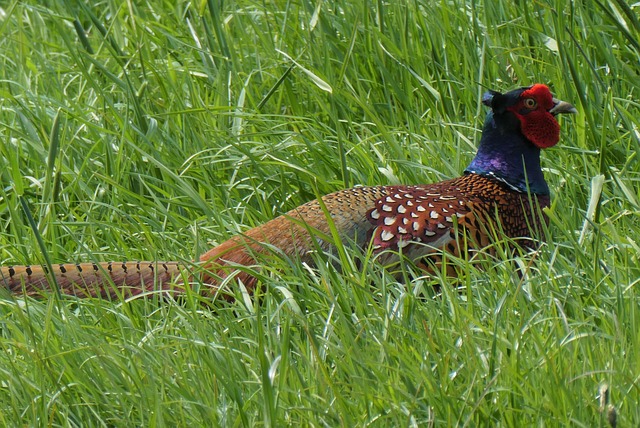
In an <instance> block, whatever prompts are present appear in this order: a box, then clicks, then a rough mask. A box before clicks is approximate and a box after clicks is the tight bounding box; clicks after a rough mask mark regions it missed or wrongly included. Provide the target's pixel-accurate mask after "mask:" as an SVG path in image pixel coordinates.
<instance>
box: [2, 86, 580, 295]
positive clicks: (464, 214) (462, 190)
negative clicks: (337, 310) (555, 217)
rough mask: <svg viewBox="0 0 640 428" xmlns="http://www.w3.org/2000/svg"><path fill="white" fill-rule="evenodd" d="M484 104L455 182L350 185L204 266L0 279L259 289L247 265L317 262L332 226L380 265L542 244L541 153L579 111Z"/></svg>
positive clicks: (96, 266)
mask: <svg viewBox="0 0 640 428" xmlns="http://www.w3.org/2000/svg"><path fill="white" fill-rule="evenodd" d="M482 103H483V104H484V105H486V106H487V107H489V108H490V111H489V113H488V114H487V117H486V120H485V123H484V127H483V131H482V137H481V140H480V144H479V148H478V151H477V154H476V156H475V158H474V159H473V160H472V162H471V164H470V165H469V166H468V167H467V168H466V169H465V171H464V174H463V175H462V176H460V177H458V178H454V179H451V180H446V181H442V182H439V183H434V184H426V185H413V186H373V187H354V188H352V189H347V190H341V191H338V192H335V193H332V194H329V195H327V196H324V197H323V198H322V199H321V201H318V200H315V201H311V202H308V203H306V204H304V205H301V206H300V207H298V208H295V209H293V210H291V211H289V212H288V213H286V214H284V215H281V216H280V217H277V218H275V219H273V220H271V221H269V222H267V223H265V224H263V225H261V226H258V227H255V228H253V229H250V230H249V231H247V232H246V233H244V234H241V235H237V236H235V237H232V238H231V239H229V240H228V241H226V242H223V243H222V244H220V245H218V246H216V247H214V248H213V249H211V250H210V251H208V252H207V253H205V254H204V255H202V257H201V258H200V263H199V266H196V265H197V264H193V265H191V266H188V265H186V264H184V263H180V262H122V263H115V262H108V263H81V264H69V263H64V264H54V265H52V266H51V271H50V270H49V268H47V267H46V266H7V267H1V268H0V282H2V283H3V284H4V285H5V287H6V288H8V289H9V290H10V291H11V292H12V293H14V294H26V295H30V296H38V295H40V294H41V293H42V291H43V290H47V289H51V288H52V286H51V284H52V283H53V281H54V280H55V284H56V287H57V288H58V289H59V290H60V291H61V292H62V293H63V294H70V295H76V296H79V297H90V296H94V297H95V296H101V297H115V296H117V295H118V294H122V295H125V296H128V295H136V294H140V293H143V292H145V291H151V290H174V291H178V292H180V291H182V290H184V288H183V287H184V285H183V284H182V283H181V281H183V280H184V278H185V277H186V278H187V279H188V280H190V281H194V282H200V283H201V284H204V285H205V286H204V287H201V292H202V293H205V294H210V295H214V294H215V293H217V292H218V291H219V289H220V284H221V283H222V282H223V281H224V283H225V284H227V283H229V284H233V283H234V281H242V283H243V284H244V285H245V287H246V288H247V290H249V291H253V290H254V289H255V287H256V285H257V279H256V278H255V277H254V276H252V275H251V270H250V269H246V268H245V267H249V266H253V265H256V264H259V261H260V260H261V256H264V255H265V254H268V253H269V252H271V251H273V250H274V249H276V250H278V251H279V252H280V253H281V254H284V255H285V256H289V257H298V258H300V259H301V260H302V261H304V262H307V263H313V257H312V255H311V253H312V252H313V251H314V250H317V249H320V250H323V251H330V250H331V249H332V247H333V244H332V243H331V236H332V230H333V231H334V232H335V231H337V234H338V237H339V238H340V239H341V240H343V241H345V242H346V241H353V242H355V244H356V245H359V246H361V247H363V248H368V246H369V245H371V246H372V247H371V248H372V251H373V252H374V253H375V254H376V256H377V257H378V258H379V259H380V260H381V261H382V262H383V263H388V262H390V261H391V260H393V259H397V257H398V255H399V254H402V255H403V256H405V257H408V258H409V259H411V260H413V261H415V263H416V265H417V266H419V267H422V268H424V269H425V270H426V271H427V272H433V271H434V269H437V267H438V266H439V265H440V263H441V261H442V258H443V257H444V255H445V254H447V255H450V256H453V257H456V256H463V255H465V254H466V255H469V253H470V252H472V251H476V250H481V249H483V248H485V247H487V246H488V245H490V244H491V243H493V242H495V240H496V238H497V239H500V236H503V237H504V236H506V237H507V238H511V239H513V240H515V241H518V240H519V241H520V245H521V246H523V247H535V245H536V242H537V239H544V236H543V232H542V229H543V224H545V223H546V221H547V219H546V216H545V214H544V213H543V211H542V209H543V208H545V207H547V206H549V202H550V196H549V187H548V185H547V183H546V181H545V179H544V176H543V173H542V169H541V167H540V150H541V149H546V148H549V147H552V146H554V145H556V144H557V143H558V141H559V139H560V125H559V124H558V121H557V120H556V115H558V114H561V113H576V112H577V110H576V109H575V108H574V107H573V106H572V105H571V104H569V103H567V102H564V101H560V100H557V99H555V98H554V97H553V96H552V94H551V92H550V91H549V88H548V87H547V86H545V85H543V84H535V85H533V86H530V87H524V88H519V89H515V90H513V91H511V92H507V93H505V94H502V93H499V92H496V91H489V92H487V93H485V94H484V96H483V98H482ZM332 224H333V228H332ZM498 232H499V233H498ZM262 259H264V257H262ZM193 267H196V269H193ZM185 272H186V273H187V274H186V275H184V274H185ZM230 275H233V276H234V277H233V278H228V276H230ZM225 279H226V280H225Z"/></svg>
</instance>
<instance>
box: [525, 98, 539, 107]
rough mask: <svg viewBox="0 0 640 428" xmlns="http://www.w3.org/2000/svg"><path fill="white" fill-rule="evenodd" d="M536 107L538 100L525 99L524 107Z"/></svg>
mask: <svg viewBox="0 0 640 428" xmlns="http://www.w3.org/2000/svg"><path fill="white" fill-rule="evenodd" d="M536 105H537V103H536V100H534V99H533V98H525V99H524V106H525V107H526V108H529V109H534V108H536Z"/></svg>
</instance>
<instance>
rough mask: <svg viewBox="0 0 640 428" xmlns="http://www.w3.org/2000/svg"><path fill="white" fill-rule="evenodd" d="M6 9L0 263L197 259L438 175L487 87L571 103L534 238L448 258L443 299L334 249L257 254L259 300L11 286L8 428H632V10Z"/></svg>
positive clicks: (456, 162) (1, 362)
mask: <svg viewBox="0 0 640 428" xmlns="http://www.w3.org/2000/svg"><path fill="white" fill-rule="evenodd" d="M0 7H1V10H0V177H1V183H2V186H0V223H1V226H0V263H1V264H3V265H7V264H38V263H44V262H45V260H46V259H47V258H48V259H49V260H50V261H51V262H53V263H56V262H79V261H95V260H194V259H197V257H198V256H199V255H200V254H202V253H203V252H205V251H206V250H207V249H209V248H210V247H211V246H213V245H215V244H216V243H220V242H222V241H224V240H226V239H228V238H229V237H231V236H232V235H234V234H236V233H238V232H242V231H244V230H247V229H248V228H250V227H252V226H255V225H258V224H261V223H263V222H265V221H267V220H269V219H271V218H273V217H274V216H276V215H279V214H281V213H284V212H286V211H287V210H289V209H291V208H294V207H296V206H298V205H300V204H302V203H304V202H307V201H309V200H311V199H313V198H315V197H316V196H317V195H321V194H326V193H329V192H332V191H335V190H338V189H342V188H345V187H350V186H354V185H357V184H361V185H374V184H398V183H404V184H418V183H429V182H434V181H439V180H443V179H447V178H451V177H455V176H456V175H458V174H460V173H461V171H462V170H463V169H464V168H465V166H466V165H467V164H468V162H469V161H470V160H471V158H472V156H473V154H474V151H475V147H476V143H477V141H478V138H479V131H480V128H481V126H482V122H483V120H484V116H485V113H486V110H485V108H484V107H483V106H482V104H481V96H482V94H483V92H485V91H486V90H487V89H495V90H500V91H506V90H509V89H512V88H514V87H518V86H527V85H530V84H532V83H536V82H540V83H546V84H548V85H549V86H550V87H551V88H552V91H553V92H554V94H555V95H556V96H557V97H558V98H560V99H563V100H566V101H569V102H571V103H573V104H574V105H575V106H576V107H577V109H578V110H579V114H578V115H574V116H571V117H562V118H560V120H561V124H562V128H563V129H562V140H561V142H560V144H559V145H558V146H556V147H554V148H552V149H550V150H547V151H545V152H544V154H543V167H544V170H545V174H546V177H547V179H548V182H549V185H550V187H551V189H552V195H553V202H552V206H551V207H550V209H549V210H548V213H549V216H550V219H551V221H550V226H549V235H550V237H551V239H550V241H549V242H548V243H547V244H546V245H544V246H542V248H541V249H540V250H539V252H538V253H537V254H536V255H535V257H532V256H518V257H508V256H507V255H504V257H500V254H499V256H498V257H497V258H496V259H495V260H493V261H490V262H487V261H484V262H482V261H480V262H478V263H473V262H469V261H465V260H460V261H457V262H458V263H460V264H461V266H462V268H463V269H462V270H463V271H464V274H463V275H462V276H461V277H460V278H459V279H458V280H457V281H456V284H455V285H457V286H459V288H458V289H457V290H454V289H453V287H452V286H450V285H451V284H450V283H451V280H449V279H446V278H439V277H437V278H417V279H408V280H407V281H403V282H398V281H396V280H395V279H394V278H393V277H392V276H390V275H389V274H388V273H387V272H385V271H384V270H383V269H381V268H380V267H379V266H377V265H376V264H375V263H372V262H371V259H370V254H367V253H366V252H363V251H358V250H355V249H352V248H349V247H346V248H345V251H344V252H342V253H340V254H339V255H336V256H330V255H329V256H328V255H318V267H317V268H316V269H310V268H308V267H306V266H304V265H302V264H300V263H299V262H298V261H296V260H288V259H284V258H278V257H274V258H273V259H271V260H270V261H269V263H268V264H266V265H265V266H264V267H263V269H262V270H261V271H260V275H261V277H262V284H263V285H264V288H263V291H262V293H261V295H260V296H259V298H258V300H257V301H252V300H250V299H248V298H247V296H246V295H244V294H243V292H242V289H240V288H239V289H238V290H237V297H238V300H237V302H236V303H234V304H223V303H221V302H206V304H203V302H202V301H201V299H199V298H198V297H197V296H194V295H190V296H188V297H187V298H186V299H183V300H182V301H179V302H174V301H172V300H170V299H169V300H166V299H162V298H161V297H159V296H154V295H150V296H148V297H147V298H144V299H141V298H138V299H130V300H120V301H105V300H99V299H87V300H78V299H74V298H63V299H58V298H57V297H56V296H55V295H51V296H49V297H47V298H45V299H42V300H33V299H24V298H20V297H17V298H16V297H12V296H8V295H6V293H5V294H4V295H3V296H2V297H1V298H0V425H8V426H282V425H301V426H344V427H352V426H429V425H437V426H453V425H460V426H478V425H484V426H531V425H541V426H585V427H592V426H607V425H608V424H609V422H608V417H609V418H610V417H611V415H613V413H614V412H615V416H616V417H617V422H618V424H619V425H620V426H638V425H640V406H638V402H640V350H639V346H640V294H639V291H638V282H639V281H640V280H639V278H640V260H639V258H640V192H639V190H638V189H639V188H640V186H639V181H640V164H639V162H638V151H639V149H640V143H639V142H640V139H639V133H638V129H639V127H640V114H639V113H638V99H639V95H640V76H639V74H638V73H639V70H640V63H639V61H640V21H639V19H638V9H639V6H638V4H632V2H626V1H624V0H612V1H609V2H601V1H597V0H585V1H575V2H567V1H561V0H541V1H535V2H523V1H512V2H492V1H461V0H444V1H427V0H416V1H406V2H405V1H371V0H366V1H362V2H352V1H347V0H332V1H327V0H317V1H310V0H298V1H286V2H285V1H274V2H268V1H254V0H227V1H222V0H208V1H205V0H200V1H193V2H188V1H168V0H164V1H150V0H142V1H136V2H120V1H115V0H102V1H96V2H80V1H71V0H70V1H38V2H37V1H17V0H15V1H6V2H2V3H0ZM331 257H340V258H341V262H342V264H343V266H344V267H343V269H341V270H337V269H336V268H335V267H333V265H332V264H331V263H328V259H329V258H331ZM517 267H519V268H520V273H518V272H517V269H516V268H517ZM434 285H437V286H442V287H441V289H442V295H441V296H439V297H436V298H434V297H433V295H434V293H433V291H431V290H432V288H433V286H434ZM603 385H606V386H607V387H608V392H607V394H601V393H600V391H601V390H602V389H603ZM604 395H606V396H607V397H606V398H607V400H605V399H604V398H605V397H604ZM601 396H602V397H601Z"/></svg>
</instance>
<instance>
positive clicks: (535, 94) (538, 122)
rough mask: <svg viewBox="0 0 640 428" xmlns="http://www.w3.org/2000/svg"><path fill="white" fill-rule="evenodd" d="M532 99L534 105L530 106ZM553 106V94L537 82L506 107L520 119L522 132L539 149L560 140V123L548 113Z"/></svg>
mask: <svg viewBox="0 0 640 428" xmlns="http://www.w3.org/2000/svg"><path fill="white" fill-rule="evenodd" d="M532 100H533V101H534V102H535V105H534V106H533V107H532ZM553 107H554V101H553V96H552V95H551V92H550V91H549V88H547V87H546V86H545V85H541V84H537V85H533V86H532V87H531V88H529V89H527V90H526V91H524V92H522V94H521V95H520V101H519V102H518V103H516V104H515V105H513V106H511V107H509V108H508V110H509V111H511V112H512V113H513V114H515V115H516V116H517V117H518V119H519V120H520V123H521V125H520V128H521V131H522V134H523V135H524V136H525V137H526V138H527V139H528V140H529V141H531V142H532V143H533V144H534V145H536V146H537V147H539V148H541V149H546V148H548V147H552V146H555V145H556V144H558V141H560V124H558V121H557V120H556V118H555V116H554V115H553V114H551V113H549V110H551V109H552V108H553Z"/></svg>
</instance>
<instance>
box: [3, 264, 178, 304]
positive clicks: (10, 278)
mask: <svg viewBox="0 0 640 428" xmlns="http://www.w3.org/2000/svg"><path fill="white" fill-rule="evenodd" d="M52 269H53V271H52V272H48V268H47V267H46V266H36V265H34V266H3V267H0V284H2V285H4V287H5V288H6V289H7V290H8V291H9V292H11V293H12V294H16V295H21V294H24V295H27V296H40V295H42V294H43V293H47V292H51V291H53V290H54V289H55V287H56V285H53V283H52V278H55V284H57V287H58V289H59V290H60V292H61V293H62V294H65V295H72V296H78V297H102V298H116V297H117V296H118V295H124V296H127V297H128V296H135V295H138V294H141V293H144V292H148V291H154V290H169V289H171V290H174V291H181V290H180V286H179V284H178V285H175V281H176V279H177V278H178V277H179V276H180V273H181V271H182V270H183V269H184V265H183V264H182V263H180V262H101V263H79V264H72V263H64V264H54V265H52Z"/></svg>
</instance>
